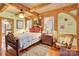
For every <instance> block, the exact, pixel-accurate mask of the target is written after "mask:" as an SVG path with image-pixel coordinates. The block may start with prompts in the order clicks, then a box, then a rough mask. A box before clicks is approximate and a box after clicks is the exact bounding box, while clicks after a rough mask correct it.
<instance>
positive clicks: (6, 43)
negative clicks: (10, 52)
mask: <svg viewBox="0 0 79 59" xmlns="http://www.w3.org/2000/svg"><path fill="white" fill-rule="evenodd" d="M5 45H6V51H7V49H8V42H7V36H5Z"/></svg>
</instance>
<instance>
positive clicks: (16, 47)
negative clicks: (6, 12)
mask: <svg viewBox="0 0 79 59" xmlns="http://www.w3.org/2000/svg"><path fill="white" fill-rule="evenodd" d="M5 42H6V51H7V50H8V45H9V46H11V47H12V48H13V49H14V50H15V51H16V55H17V56H18V55H19V40H18V39H17V38H15V37H14V38H13V36H11V33H9V34H8V35H6V36H5Z"/></svg>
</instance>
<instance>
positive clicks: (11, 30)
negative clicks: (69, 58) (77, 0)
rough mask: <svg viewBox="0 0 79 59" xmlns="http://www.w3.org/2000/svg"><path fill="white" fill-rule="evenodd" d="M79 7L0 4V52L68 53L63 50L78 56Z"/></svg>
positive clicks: (52, 54)
mask: <svg viewBox="0 0 79 59" xmlns="http://www.w3.org/2000/svg"><path fill="white" fill-rule="evenodd" d="M78 9H79V4H74V3H34V4H33V3H5V4H4V3H3V4H1V3H0V28H1V29H0V32H1V33H0V54H1V55H2V56H3V55H4V56H14V55H15V56H16V55H17V56H18V55H20V56H34V55H35V56H59V55H69V53H67V54H66V53H65V52H64V53H63V49H64V50H65V51H66V50H67V51H66V52H68V51H70V52H72V53H71V54H70V55H76V54H77V55H79V54H78V53H77V52H78V50H79V47H78V45H79V43H78V39H77V38H78V32H79V28H78V25H79V23H78V22H79V21H78V19H79V17H78V16H79V15H78V12H79V10H78ZM72 29H73V30H72ZM22 50H24V51H22ZM73 51H74V52H73ZM75 51H76V53H75ZM39 52H40V53H39Z"/></svg>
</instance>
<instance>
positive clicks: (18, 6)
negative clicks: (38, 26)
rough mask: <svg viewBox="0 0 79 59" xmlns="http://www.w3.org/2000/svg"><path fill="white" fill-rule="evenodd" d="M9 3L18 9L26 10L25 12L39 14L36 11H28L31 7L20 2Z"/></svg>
mask: <svg viewBox="0 0 79 59" xmlns="http://www.w3.org/2000/svg"><path fill="white" fill-rule="evenodd" d="M10 4H11V5H13V6H15V7H16V8H18V9H23V10H25V11H27V12H29V13H31V14H33V15H35V16H39V14H38V13H37V12H35V11H34V12H31V11H30V10H31V9H30V8H29V7H27V6H24V5H22V4H20V3H10Z"/></svg>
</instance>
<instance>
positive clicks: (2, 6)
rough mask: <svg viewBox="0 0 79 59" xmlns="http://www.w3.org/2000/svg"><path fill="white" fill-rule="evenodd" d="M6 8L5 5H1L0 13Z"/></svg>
mask: <svg viewBox="0 0 79 59" xmlns="http://www.w3.org/2000/svg"><path fill="white" fill-rule="evenodd" d="M6 6H7V5H6V4H4V3H2V4H1V6H0V12H3V11H4V10H5V7H6Z"/></svg>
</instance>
